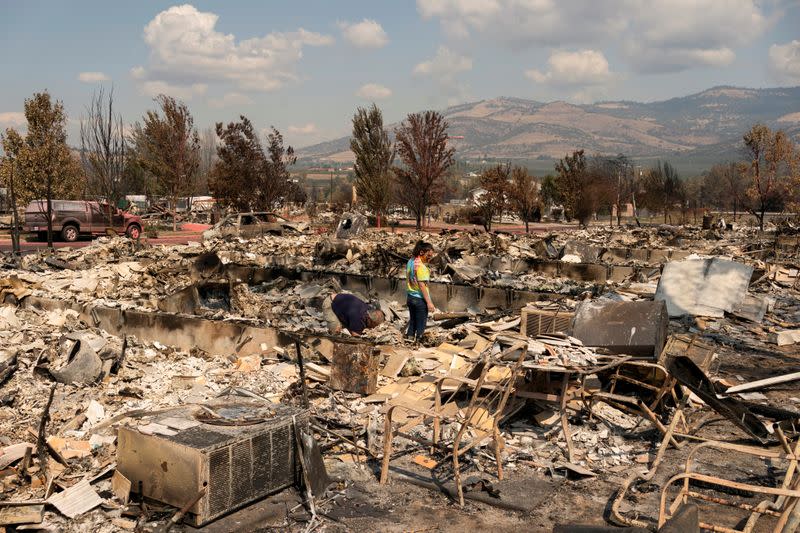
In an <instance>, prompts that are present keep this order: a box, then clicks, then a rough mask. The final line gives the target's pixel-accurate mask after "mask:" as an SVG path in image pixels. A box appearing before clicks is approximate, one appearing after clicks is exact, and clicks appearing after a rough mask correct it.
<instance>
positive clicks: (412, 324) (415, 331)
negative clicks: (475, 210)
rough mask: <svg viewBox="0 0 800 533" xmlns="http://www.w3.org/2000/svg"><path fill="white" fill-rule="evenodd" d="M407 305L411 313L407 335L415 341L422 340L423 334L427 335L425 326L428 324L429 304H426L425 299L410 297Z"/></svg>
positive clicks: (407, 299)
mask: <svg viewBox="0 0 800 533" xmlns="http://www.w3.org/2000/svg"><path fill="white" fill-rule="evenodd" d="M406 305H407V306H408V312H409V313H410V319H409V321H408V333H407V335H408V336H409V337H412V338H414V339H421V338H422V334H423V333H425V325H426V324H427V323H428V304H426V303H425V299H424V298H417V297H415V296H408V297H407V298H406Z"/></svg>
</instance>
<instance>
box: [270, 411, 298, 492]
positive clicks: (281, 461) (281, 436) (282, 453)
mask: <svg viewBox="0 0 800 533" xmlns="http://www.w3.org/2000/svg"><path fill="white" fill-rule="evenodd" d="M270 437H271V439H272V476H271V479H270V485H272V484H274V483H275V482H276V481H277V480H281V481H283V480H286V479H294V446H295V443H294V430H293V428H292V426H291V425H289V426H283V427H280V428H275V430H274V431H273V432H272V433H271V434H270Z"/></svg>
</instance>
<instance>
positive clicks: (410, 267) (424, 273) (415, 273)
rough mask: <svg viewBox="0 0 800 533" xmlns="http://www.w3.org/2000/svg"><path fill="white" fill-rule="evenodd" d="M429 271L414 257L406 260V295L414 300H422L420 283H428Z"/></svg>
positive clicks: (420, 260)
mask: <svg viewBox="0 0 800 533" xmlns="http://www.w3.org/2000/svg"><path fill="white" fill-rule="evenodd" d="M430 279H431V271H430V270H428V266H427V265H426V264H425V263H423V262H422V259H420V258H419V257H415V258H412V259H409V260H408V263H407V264H406V294H408V295H409V296H413V297H414V298H423V296H422V291H420V289H419V282H420V281H430Z"/></svg>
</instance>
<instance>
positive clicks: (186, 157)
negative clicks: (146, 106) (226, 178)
mask: <svg viewBox="0 0 800 533" xmlns="http://www.w3.org/2000/svg"><path fill="white" fill-rule="evenodd" d="M155 101H156V103H157V104H158V105H159V107H160V111H161V112H160V113H159V112H158V111H148V112H147V113H146V114H145V116H144V120H143V122H144V123H143V125H142V126H140V127H134V133H133V138H134V142H135V144H136V146H137V149H136V153H137V155H138V156H139V157H140V163H141V165H142V166H143V167H144V168H145V169H146V170H147V171H149V172H150V173H151V174H152V175H153V176H154V177H155V180H156V184H157V185H158V187H159V189H160V192H162V193H163V194H164V195H166V196H167V199H168V201H169V206H170V211H171V213H172V229H173V231H175V230H176V229H177V219H178V217H177V205H178V199H179V198H182V197H183V196H185V195H187V194H189V193H190V192H191V191H192V187H193V185H194V182H195V181H194V180H195V176H196V175H197V169H198V167H199V165H200V157H199V151H200V139H199V138H198V136H197V130H195V128H194V119H193V118H192V114H191V113H190V112H189V108H188V107H186V104H184V103H183V102H179V101H177V100H175V98H173V97H171V96H166V95H163V94H161V95H159V96H157V97H156V98H155Z"/></svg>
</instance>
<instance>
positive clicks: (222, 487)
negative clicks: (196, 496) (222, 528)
mask: <svg viewBox="0 0 800 533" xmlns="http://www.w3.org/2000/svg"><path fill="white" fill-rule="evenodd" d="M230 463H231V460H230V448H227V447H225V448H220V449H218V450H214V451H213V452H211V456H210V457H209V467H208V470H209V478H210V479H209V480H208V487H209V495H208V513H209V514H210V515H211V516H214V515H217V514H220V513H222V512H225V510H226V509H228V501H230V498H231V481H230V480H231V477H230V475H231V468H230Z"/></svg>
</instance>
